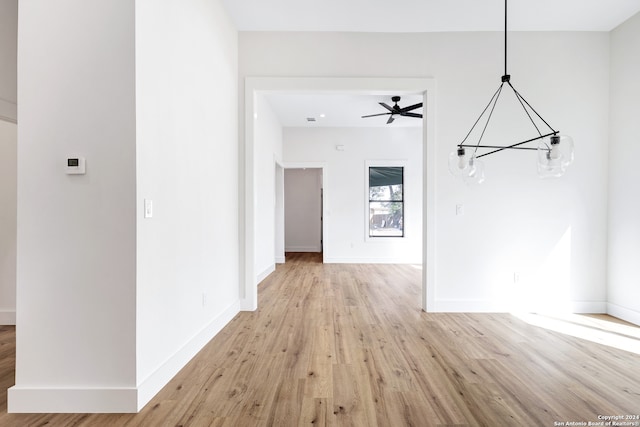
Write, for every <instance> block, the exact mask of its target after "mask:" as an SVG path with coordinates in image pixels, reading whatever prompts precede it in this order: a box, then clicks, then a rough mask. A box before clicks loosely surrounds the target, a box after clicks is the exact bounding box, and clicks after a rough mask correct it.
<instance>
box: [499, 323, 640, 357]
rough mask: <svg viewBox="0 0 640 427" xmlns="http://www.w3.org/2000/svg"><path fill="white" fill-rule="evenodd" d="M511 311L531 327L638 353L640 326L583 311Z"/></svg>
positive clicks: (639, 348)
mask: <svg viewBox="0 0 640 427" xmlns="http://www.w3.org/2000/svg"><path fill="white" fill-rule="evenodd" d="M511 314H512V315H513V316H515V317H517V318H518V319H520V320H523V321H524V322H526V323H528V324H530V325H533V326H538V327H541V328H544V329H548V330H550V331H555V332H559V333H561V334H565V335H570V336H572V337H576V338H581V339H584V340H588V341H591V342H594V343H597V344H602V345H606V346H609V347H614V348H617V349H620V350H625V351H629V352H632V353H636V354H640V327H639V326H635V325H632V324H629V323H626V322H623V321H620V320H618V319H616V318H614V317H608V316H604V315H583V314H536V313H511Z"/></svg>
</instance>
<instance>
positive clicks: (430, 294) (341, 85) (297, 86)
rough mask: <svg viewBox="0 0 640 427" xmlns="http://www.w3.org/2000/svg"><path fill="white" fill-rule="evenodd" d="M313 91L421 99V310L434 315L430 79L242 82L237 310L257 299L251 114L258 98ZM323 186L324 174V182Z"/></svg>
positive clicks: (249, 308) (432, 85)
mask: <svg viewBox="0 0 640 427" xmlns="http://www.w3.org/2000/svg"><path fill="white" fill-rule="evenodd" d="M278 91H282V92H287V91H289V92H295V91H299V92H302V91H312V92H318V93H323V94H332V93H355V94H388V95H391V94H400V95H401V94H406V93H414V94H415V93H420V94H422V96H423V103H424V112H425V113H424V118H423V160H424V161H423V183H424V186H423V191H424V198H423V210H422V223H423V227H422V229H423V266H424V268H423V269H422V272H423V273H422V274H423V276H422V298H421V300H422V301H421V303H422V304H421V305H422V308H423V310H425V311H433V302H434V296H435V286H434V285H435V270H434V268H433V267H432V266H434V265H435V208H436V206H435V142H434V139H435V133H434V129H433V126H430V125H429V126H427V124H431V123H433V122H434V118H435V97H434V93H435V81H434V79H431V78H304V77H301V78H290V77H288V78H278V77H264V78H262V77H255V78H247V79H246V80H245V98H244V103H245V105H244V106H245V108H244V111H245V117H246V118H247V120H245V129H244V130H245V135H244V141H245V145H244V147H243V148H244V153H241V155H242V156H243V157H244V163H243V166H244V178H245V179H244V206H243V210H244V212H243V217H244V227H243V228H242V233H243V239H242V240H241V246H242V247H241V253H242V254H243V255H244V256H242V257H241V268H242V270H241V274H242V284H241V288H240V296H241V309H242V310H245V311H253V310H256V309H257V301H258V293H257V286H256V281H255V280H256V275H255V271H254V270H255V268H254V245H255V231H256V230H255V217H256V214H257V213H256V206H255V197H256V194H255V186H256V182H255V164H256V162H255V155H256V146H255V144H254V136H255V134H254V132H255V130H254V121H253V120H250V119H249V118H251V117H257V112H256V109H255V105H256V99H257V95H259V94H264V93H272V92H278ZM323 179H324V180H326V174H325V175H324V176H323Z"/></svg>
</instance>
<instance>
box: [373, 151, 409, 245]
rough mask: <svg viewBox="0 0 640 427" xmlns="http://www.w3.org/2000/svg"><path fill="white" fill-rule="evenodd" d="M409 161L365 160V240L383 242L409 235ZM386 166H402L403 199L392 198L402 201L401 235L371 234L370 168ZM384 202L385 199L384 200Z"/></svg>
mask: <svg viewBox="0 0 640 427" xmlns="http://www.w3.org/2000/svg"><path fill="white" fill-rule="evenodd" d="M407 163H408V161H406V160H367V161H366V162H365V168H364V175H365V188H364V190H365V203H364V205H365V206H364V207H365V209H364V210H365V230H364V235H365V241H373V242H381V241H388V240H387V238H395V239H404V238H406V237H407V230H406V224H407V209H406V208H407V202H406V195H407V188H406V177H407ZM376 167H378V168H384V167H398V168H402V200H392V202H401V203H402V234H401V235H395V236H394V235H388V236H383V235H380V236H376V235H373V236H372V235H371V219H370V214H371V208H370V206H371V202H372V200H371V198H370V195H371V190H370V188H371V186H370V182H369V178H370V168H376ZM373 202H378V201H377V200H373ZM383 202H384V201H383Z"/></svg>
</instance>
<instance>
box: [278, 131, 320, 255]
mask: <svg viewBox="0 0 640 427" xmlns="http://www.w3.org/2000/svg"><path fill="white" fill-rule="evenodd" d="M288 132H289V130H288V129H287V130H286V131H285V133H288ZM321 190H322V169H320V168H316V169H286V170H285V171H284V204H285V212H284V221H285V232H284V236H285V251H286V252H322V243H321V241H320V239H321V234H322V233H321V213H322V212H321V205H322V202H321Z"/></svg>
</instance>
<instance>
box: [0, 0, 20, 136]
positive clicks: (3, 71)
mask: <svg viewBox="0 0 640 427" xmlns="http://www.w3.org/2000/svg"><path fill="white" fill-rule="evenodd" d="M17 55H18V0H2V1H0V120H5V121H11V122H14V123H15V121H16V119H17V107H16V102H17V98H18V96H17V85H18V82H17V80H18V79H17V76H18V70H17V60H18V58H17Z"/></svg>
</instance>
